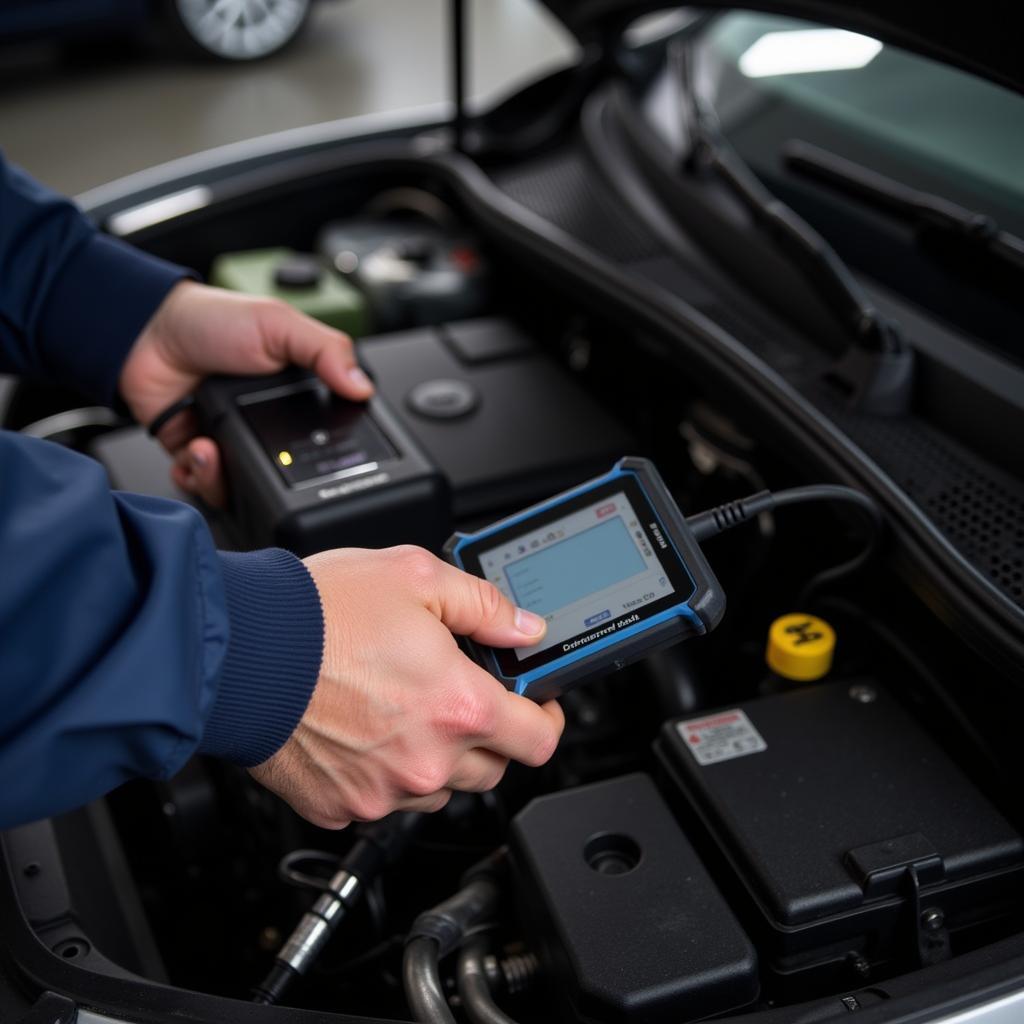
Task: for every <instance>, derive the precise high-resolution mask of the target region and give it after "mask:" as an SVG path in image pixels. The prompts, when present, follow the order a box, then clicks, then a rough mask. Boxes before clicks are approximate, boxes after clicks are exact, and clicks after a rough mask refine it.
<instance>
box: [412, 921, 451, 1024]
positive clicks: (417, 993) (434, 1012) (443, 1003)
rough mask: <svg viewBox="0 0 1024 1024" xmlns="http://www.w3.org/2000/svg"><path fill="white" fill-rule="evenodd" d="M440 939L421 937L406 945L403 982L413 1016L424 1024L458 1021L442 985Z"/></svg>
mask: <svg viewBox="0 0 1024 1024" xmlns="http://www.w3.org/2000/svg"><path fill="white" fill-rule="evenodd" d="M439 949H440V947H439V945H438V942H437V939H432V938H427V937H425V936H421V937H419V938H415V939H413V940H412V941H411V942H410V943H409V944H408V945H407V946H406V947H405V957H404V958H403V960H402V983H403V985H404V987H405V998H406V1000H407V1001H408V1003H409V1009H410V1010H412V1015H413V1017H414V1018H415V1019H416V1020H417V1021H419V1022H420V1024H455V1017H454V1016H453V1015H452V1011H451V1010H449V1009H448V1000H447V999H445V997H444V989H443V988H442V987H441V973H440V971H439V970H438V967H437V962H438V960H439V955H438V952H439Z"/></svg>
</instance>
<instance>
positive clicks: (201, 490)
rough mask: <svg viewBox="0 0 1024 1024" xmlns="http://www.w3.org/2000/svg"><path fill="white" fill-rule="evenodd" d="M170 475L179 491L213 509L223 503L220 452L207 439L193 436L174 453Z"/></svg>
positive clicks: (223, 490) (224, 496)
mask: <svg viewBox="0 0 1024 1024" xmlns="http://www.w3.org/2000/svg"><path fill="white" fill-rule="evenodd" d="M171 476H172V478H173V479H174V482H175V483H176V484H177V485H178V486H179V487H180V488H181V489H182V490H184V491H187V492H188V493H189V494H194V495H196V496H197V497H200V498H202V499H203V501H205V502H206V503H207V504H208V505H211V506H213V507H214V508H223V506H224V505H225V504H226V503H227V490H226V488H225V486H224V474H223V471H222V468H221V460H220V451H219V449H218V448H217V445H216V444H214V442H213V441H211V440H210V438H208V437H195V438H193V439H192V440H191V441H189V443H188V444H187V445H186V446H185V447H184V448H182V449H180V450H179V451H178V452H177V453H176V455H175V459H174V469H173V471H172V473H171Z"/></svg>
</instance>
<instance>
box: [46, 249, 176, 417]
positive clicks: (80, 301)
mask: <svg viewBox="0 0 1024 1024" xmlns="http://www.w3.org/2000/svg"><path fill="white" fill-rule="evenodd" d="M195 276H196V275H195V274H194V272H193V271H191V270H186V269H185V268H184V267H179V266H176V265H175V264H173V263H168V262H166V261H165V260H161V259H158V258H157V257H155V256H150V255H149V254H148V253H144V252H142V251H141V250H139V249H134V248H132V247H131V246H130V245H127V244H125V243H124V242H120V241H118V240H117V239H116V238H111V237H110V236H109V235H101V234H94V235H92V236H91V237H90V238H89V239H88V241H86V242H85V243H83V244H82V245H81V246H79V247H78V248H77V249H76V250H75V252H74V253H73V254H72V256H71V257H70V258H69V259H68V261H67V263H66V264H65V265H64V267H62V268H61V272H60V274H59V275H58V276H57V278H56V280H55V281H54V283H53V288H52V290H51V292H50V295H49V297H48V299H47V303H46V311H45V313H44V314H43V317H42V320H41V323H40V326H39V351H40V355H41V357H42V359H43V361H44V363H45V365H46V366H47V367H48V368H49V371H50V373H51V374H52V375H53V377H54V378H55V379H57V380H59V381H61V382H63V383H66V384H70V385H72V386H73V387H75V388H76V389H77V390H79V391H84V392H85V393H86V394H87V395H89V396H91V397H92V398H95V399H96V400H98V401H100V402H103V403H105V404H107V405H110V404H112V403H113V402H114V400H115V398H116V396H117V381H118V378H119V377H120V375H121V366H122V365H123V363H124V361H125V358H126V357H127V355H128V350H129V349H130V348H131V347H132V344H133V343H134V342H135V339H136V338H137V337H138V336H139V334H140V332H141V331H142V328H143V327H145V326H146V324H147V323H148V322H149V319H150V317H151V316H152V315H153V314H154V313H155V312H156V310H157V307H158V306H159V305H160V303H161V302H163V300H164V297H165V296H166V295H167V293H168V292H169V291H170V290H171V288H173V287H174V285H175V284H177V283H178V282H179V281H181V280H182V279H183V278H186V277H195Z"/></svg>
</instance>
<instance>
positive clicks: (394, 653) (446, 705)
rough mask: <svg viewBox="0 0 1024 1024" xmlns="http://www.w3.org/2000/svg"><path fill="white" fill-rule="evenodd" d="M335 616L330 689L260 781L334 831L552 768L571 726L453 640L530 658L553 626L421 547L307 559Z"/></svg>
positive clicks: (318, 695)
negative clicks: (527, 650) (522, 770)
mask: <svg viewBox="0 0 1024 1024" xmlns="http://www.w3.org/2000/svg"><path fill="white" fill-rule="evenodd" d="M305 564H306V567H307V568H308V569H309V571H310V573H311V574H312V576H313V579H314V580H315V581H316V585H317V587H318V589H319V591H320V598H321V601H322V603H323V610H324V634H325V637H324V656H323V663H322V665H321V668H320V679H319V681H318V682H317V686H316V690H315V691H314V693H313V698H312V700H311V701H310V704H309V707H308V708H307V710H306V713H305V715H304V716H303V718H302V721H301V722H300V723H299V725H298V727H297V728H296V730H295V732H294V733H293V734H292V736H291V738H290V739H289V740H288V741H287V742H286V743H285V745H284V746H283V747H282V748H281V749H280V750H279V751H278V752H277V753H276V754H274V756H273V757H271V758H269V759H268V760H267V761H264V762H263V764H261V765H257V766H256V767H255V768H253V769H252V774H253V776H254V777H255V778H256V779H257V780H258V781H260V782H261V783H263V785H265V786H267V787H268V788H269V789H271V790H273V791H274V792H275V793H277V794H279V795H280V796H282V797H283V798H284V799H285V800H287V801H288V803H290V804H291V805H292V807H294V808H295V810H296V811H298V812H299V814H301V815H302V816H303V817H304V818H307V819H308V820H309V821H311V822H313V823H314V824H315V825H319V826H321V827H323V828H343V827H344V826H345V825H347V824H348V823H349V822H351V821H367V820H374V819H376V818H381V817H383V816H384V815H386V814H389V813H390V812H391V811H393V810H420V811H435V810H438V809H440V808H441V807H443V806H444V804H445V803H447V802H448V798H449V797H450V796H451V792H452V790H456V789H459V790H466V791H469V792H482V791H484V790H488V789H491V788H492V787H493V786H495V785H497V783H498V782H499V780H500V779H501V777H502V775H503V774H504V771H505V768H506V766H507V765H508V762H509V760H510V759H511V760H515V761H520V762H522V763H523V764H527V765H534V766H537V765H542V764H544V762H545V761H547V760H548V758H549V757H551V755H552V753H553V752H554V750H555V747H556V745H557V743H558V738H559V736H560V735H561V732H562V727H563V725H564V724H565V720H564V718H563V716H562V710H561V708H560V707H559V706H558V704H556V703H555V702H554V701H550V702H549V703H547V704H544V705H542V706H540V705H537V704H534V703H533V702H532V701H530V700H528V699H527V698H525V697H520V696H517V695H516V694H514V693H511V692H509V691H508V690H506V689H505V687H504V686H502V685H501V683H499V682H498V681H497V680H496V679H494V678H493V677H492V676H490V675H488V674H487V673H486V672H485V671H484V670H483V669H481V668H478V667H477V666H476V665H475V664H473V662H472V661H470V660H469V658H467V657H466V656H465V655H464V654H463V653H462V652H461V651H460V650H459V648H458V646H457V644H456V642H455V638H454V637H453V636H452V634H453V633H455V634H457V635H463V636H470V637H473V638H474V639H475V640H478V641H480V642H481V643H485V644H489V645H492V646H496V647H515V646H527V645H531V644H534V643H536V642H537V641H539V640H540V638H541V637H542V636H543V635H544V630H545V623H544V620H543V619H540V618H538V617H537V616H535V615H531V614H530V613H529V612H524V611H522V610H519V609H517V608H515V607H514V606H513V605H512V604H511V603H510V602H509V601H507V600H506V599H505V598H504V597H503V596H502V594H501V593H500V592H499V591H498V590H497V589H496V588H495V587H494V586H493V585H492V584H490V583H488V582H486V581H485V580H480V579H478V578H476V577H475V576H470V575H468V574H466V573H463V572H460V571H459V570H458V569H455V568H453V567H452V566H449V565H446V564H445V563H444V562H442V561H440V560H439V559H437V558H435V557H434V556H433V555H431V554H429V553H428V552H426V551H424V550H422V549H421V548H415V547H398V548H389V549H387V550H384V551H367V550H362V549H359V548H349V549H342V550H338V551H325V552H323V553H322V554H318V555H313V556H312V557H311V558H307V559H306V560H305Z"/></svg>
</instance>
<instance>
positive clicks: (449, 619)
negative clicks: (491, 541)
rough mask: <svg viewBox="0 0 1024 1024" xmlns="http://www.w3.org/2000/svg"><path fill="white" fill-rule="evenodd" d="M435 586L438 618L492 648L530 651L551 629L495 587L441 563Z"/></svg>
mask: <svg viewBox="0 0 1024 1024" xmlns="http://www.w3.org/2000/svg"><path fill="white" fill-rule="evenodd" d="M435 585H436V597H437V608H436V613H437V616H438V618H440V620H441V621H442V622H443V623H444V624H445V625H446V626H447V627H448V628H449V629H450V630H451V631H452V632H453V633H455V634H456V635H458V636H469V637H472V638H473V639H474V640H476V641H478V642H479V643H482V644H488V645H490V646H491V647H526V646H530V645H532V644H535V643H537V641H538V640H540V638H541V637H542V636H543V635H544V633H545V631H546V630H547V628H548V626H547V623H546V622H545V621H544V620H543V619H542V618H541V617H540V616H539V615H534V614H533V612H528V611H526V610H525V609H524V608H517V607H516V606H515V605H514V604H513V603H512V602H511V601H509V599H508V598H507V597H505V595H504V594H502V592H501V591H500V590H498V588H497V587H496V586H495V585H494V584H493V583H490V582H488V581H487V580H482V579H480V578H479V577H477V576H471V575H470V574H469V573H466V572H462V571H461V570H460V569H456V568H455V566H453V565H448V564H447V563H445V562H441V561H440V560H439V561H438V564H437V568H436V580H435Z"/></svg>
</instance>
